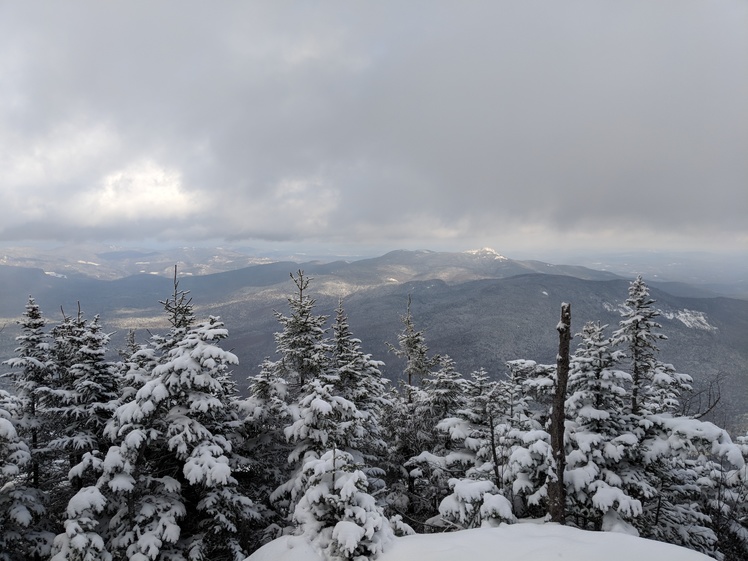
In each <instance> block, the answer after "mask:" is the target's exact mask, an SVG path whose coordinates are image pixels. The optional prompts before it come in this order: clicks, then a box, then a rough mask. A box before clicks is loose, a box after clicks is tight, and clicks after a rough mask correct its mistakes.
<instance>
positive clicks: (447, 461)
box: [405, 355, 471, 519]
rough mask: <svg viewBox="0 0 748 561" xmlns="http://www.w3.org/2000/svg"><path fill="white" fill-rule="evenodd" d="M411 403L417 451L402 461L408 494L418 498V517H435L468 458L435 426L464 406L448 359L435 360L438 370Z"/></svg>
mask: <svg viewBox="0 0 748 561" xmlns="http://www.w3.org/2000/svg"><path fill="white" fill-rule="evenodd" d="M422 383H423V385H422V388H421V389H420V391H419V392H418V394H417V399H416V400H415V401H414V402H413V404H414V407H413V419H412V420H411V422H412V423H413V425H414V428H415V429H416V431H417V433H416V434H417V440H416V442H417V444H418V446H419V448H420V450H421V451H420V452H419V453H418V454H416V455H414V456H413V457H411V458H409V459H408V460H407V461H406V462H405V467H406V468H407V469H408V471H409V476H410V477H411V478H412V479H413V483H412V486H411V489H412V492H413V493H415V495H417V496H418V498H419V504H420V505H421V507H420V508H419V516H420V517H421V518H422V519H424V518H427V519H431V518H432V517H434V516H438V515H439V504H440V503H441V501H442V499H443V498H444V497H445V496H447V495H448V494H449V493H450V486H449V481H450V480H451V479H454V478H460V477H462V476H464V474H465V471H466V470H467V468H468V467H469V464H470V459H471V458H470V456H469V455H464V454H462V453H459V452H458V453H455V450H454V446H453V442H452V439H451V438H450V435H449V434H447V433H446V432H445V431H444V430H441V429H440V427H439V424H440V423H441V422H442V421H443V420H444V419H448V418H452V417H454V416H455V415H457V414H458V412H459V411H461V410H462V409H464V408H465V407H466V405H467V396H468V393H469V389H468V383H467V382H466V380H465V379H464V378H463V377H462V374H460V373H459V372H457V370H456V368H455V364H454V361H453V360H452V359H451V358H450V357H449V356H446V355H445V356H442V357H439V369H438V370H436V371H435V372H433V373H432V374H431V375H429V376H427V377H426V378H424V379H423V382H422Z"/></svg>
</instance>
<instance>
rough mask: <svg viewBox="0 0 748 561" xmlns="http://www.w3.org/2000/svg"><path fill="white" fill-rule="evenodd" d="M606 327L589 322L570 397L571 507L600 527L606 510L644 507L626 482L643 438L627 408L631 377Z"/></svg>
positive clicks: (630, 512) (627, 516)
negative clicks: (633, 426)
mask: <svg viewBox="0 0 748 561" xmlns="http://www.w3.org/2000/svg"><path fill="white" fill-rule="evenodd" d="M606 327H607V326H603V325H600V323H599V322H597V323H593V322H590V323H587V324H586V325H585V326H584V328H583V330H582V333H581V334H580V337H581V342H580V344H579V347H578V348H577V351H576V352H575V353H574V356H573V357H572V360H571V373H570V376H569V387H568V390H569V396H568V398H567V400H566V414H567V417H568V419H569V423H568V426H567V435H568V436H567V438H568V441H567V458H566V463H567V468H566V473H565V481H566V484H567V490H568V492H567V499H568V502H569V508H568V511H569V514H571V515H572V516H574V520H575V521H576V523H577V525H580V526H582V527H590V528H592V529H597V530H599V529H601V528H602V527H603V519H604V517H605V516H606V515H608V519H610V518H622V519H623V520H631V519H632V518H634V517H636V516H638V515H639V514H641V510H642V506H641V502H640V501H639V500H637V499H635V498H633V497H631V496H629V495H628V494H627V492H626V491H625V490H624V485H623V481H624V479H625V478H626V477H627V476H628V474H629V473H630V472H631V466H630V450H631V448H632V447H633V446H634V445H636V444H637V443H638V438H637V436H636V435H635V434H633V433H632V432H631V428H630V427H629V425H628V421H629V417H628V415H626V413H625V411H626V398H627V392H626V386H627V385H628V383H629V382H630V381H631V376H630V375H629V374H628V373H626V372H623V371H622V370H620V369H618V368H617V366H618V361H619V360H620V359H621V356H622V354H623V353H622V352H621V351H616V350H614V349H613V347H612V342H611V340H610V338H609V337H606V336H605V334H604V330H605V328H606ZM611 510H613V511H614V512H615V515H614V514H612V513H611V514H608V513H609V512H610V511H611Z"/></svg>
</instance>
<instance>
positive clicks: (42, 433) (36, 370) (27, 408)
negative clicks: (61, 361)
mask: <svg viewBox="0 0 748 561" xmlns="http://www.w3.org/2000/svg"><path fill="white" fill-rule="evenodd" d="M46 324H47V321H46V319H45V318H44V317H43V316H42V312H41V310H40V308H39V306H38V304H37V303H36V301H35V300H34V299H33V298H32V297H31V296H29V300H28V303H27V304H26V311H25V312H24V314H23V319H22V320H21V321H19V325H20V326H21V335H19V336H18V337H17V338H16V341H18V347H17V348H16V350H15V352H16V356H15V357H14V358H11V359H8V360H6V361H5V362H4V363H3V364H6V365H8V366H10V368H12V369H13V371H11V372H10V373H8V374H5V375H4V376H11V377H12V378H13V381H14V386H15V392H16V396H17V397H18V399H19V400H20V402H21V411H22V413H21V416H20V418H19V419H18V420H17V421H16V423H15V424H16V426H17V428H18V430H19V433H20V435H21V436H22V437H23V438H24V439H25V440H26V441H27V442H28V445H29V448H30V453H31V460H30V461H29V462H27V464H26V465H27V469H28V470H29V484H30V485H31V486H32V487H36V488H41V487H42V480H41V478H42V474H41V472H40V463H41V462H42V461H43V460H42V450H43V449H44V448H45V447H46V436H47V430H46V429H45V428H44V426H43V424H44V421H45V417H44V416H43V414H42V411H41V407H40V403H39V390H40V388H44V387H46V386H48V385H49V383H50V378H51V376H52V368H51V358H50V345H49V342H48V336H47V334H46V333H44V327H45V326H46Z"/></svg>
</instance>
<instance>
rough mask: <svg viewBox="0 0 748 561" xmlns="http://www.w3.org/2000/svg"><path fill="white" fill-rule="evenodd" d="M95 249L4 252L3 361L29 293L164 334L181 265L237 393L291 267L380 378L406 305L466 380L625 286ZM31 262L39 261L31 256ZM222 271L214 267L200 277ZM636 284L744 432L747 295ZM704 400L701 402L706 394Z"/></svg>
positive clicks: (517, 269) (376, 263)
mask: <svg viewBox="0 0 748 561" xmlns="http://www.w3.org/2000/svg"><path fill="white" fill-rule="evenodd" d="M117 251H119V252H121V253H116V252H117ZM112 252H115V253H112ZM100 253H105V254H107V253H108V254H107V255H105V256H104V258H102V256H101V255H99V254H97V255H94V256H93V258H94V259H96V261H93V260H90V261H89V262H90V263H98V262H99V261H101V262H106V263H108V265H107V266H106V271H107V272H106V273H105V274H102V272H101V269H100V267H101V265H98V266H95V265H85V262H86V261H87V259H86V256H84V257H80V254H78V255H77V256H76V255H73V256H63V255H61V254H56V255H54V259H55V260H56V261H55V262H54V263H52V262H51V261H47V262H46V264H45V263H41V264H44V265H45V266H43V267H38V266H37V267H28V266H20V265H21V263H20V262H18V261H17V260H16V261H14V260H13V259H10V258H9V257H8V256H7V255H6V260H5V263H6V264H5V265H0V283H2V284H1V285H2V287H3V290H2V293H1V295H0V325H5V328H4V329H3V331H2V332H0V358H3V359H5V358H8V357H9V356H11V355H12V352H13V346H14V342H13V341H14V337H15V336H16V335H17V333H18V331H17V326H16V324H15V322H16V320H17V319H18V318H19V317H20V314H21V313H23V310H24V305H25V303H26V300H27V298H28V296H29V295H32V296H34V298H35V299H36V301H37V302H38V303H39V304H40V306H41V308H42V311H43V312H44V313H45V315H46V316H47V317H48V318H49V319H50V320H51V321H52V322H56V321H58V320H59V318H60V317H61V314H62V312H61V311H60V308H62V309H63V310H64V312H65V313H67V314H71V313H75V312H76V311H77V308H78V306H79V305H80V308H81V310H82V311H83V312H84V313H85V315H86V317H92V316H93V315H95V314H99V315H100V316H101V319H102V323H103V325H104V326H105V328H106V329H107V330H108V331H111V332H114V335H113V339H112V347H113V348H116V347H117V346H118V345H121V344H122V341H123V338H124V334H125V333H126V332H127V331H128V330H129V329H135V330H136V337H137V339H138V340H139V341H141V342H143V341H145V339H147V337H148V332H149V331H150V332H159V331H160V330H165V329H166V328H167V325H166V321H165V315H164V314H163V310H162V307H161V305H160V304H159V301H162V300H164V299H166V298H167V297H168V296H169V295H170V294H171V293H172V292H173V280H172V278H170V274H171V275H172V276H173V272H174V263H175V262H179V265H178V268H177V270H178V274H179V277H178V278H179V282H180V285H179V287H180V289H184V290H189V291H190V296H191V297H192V298H193V303H194V305H195V311H196V314H197V315H198V317H204V316H207V315H219V316H221V318H222V320H223V321H224V322H225V324H226V327H227V328H228V329H229V333H230V337H229V339H228V341H227V342H226V345H225V346H226V347H227V348H231V349H232V350H233V352H235V353H236V354H237V356H238V357H239V359H240V364H239V366H238V367H237V368H236V369H235V372H234V374H235V376H236V378H237V380H238V382H239V386H240V388H243V387H245V386H246V382H245V380H246V378H247V377H248V376H251V375H254V374H256V373H257V372H258V371H259V367H258V365H259V364H260V362H261V361H262V360H263V358H265V357H268V356H269V357H271V358H272V357H273V354H274V348H275V347H274V337H273V333H274V332H275V331H277V330H278V329H279V325H278V323H277V320H276V318H275V316H274V313H273V312H274V310H275V311H278V312H281V313H286V312H287V309H288V308H287V302H286V299H287V298H288V297H290V296H292V295H293V291H294V290H295V287H294V285H293V284H292V282H291V280H290V273H292V272H296V271H297V270H299V269H302V270H303V271H304V273H305V274H306V275H308V276H310V277H312V279H313V280H312V281H311V284H310V294H311V295H312V297H313V298H315V299H316V311H317V313H320V314H325V315H332V314H333V312H334V309H335V307H336V306H337V303H338V300H339V299H341V298H342V299H343V303H344V307H345V309H346V312H347V314H348V316H349V321H350V325H351V328H352V330H353V333H354V335H355V336H356V337H358V338H360V339H361V340H362V346H363V348H364V350H366V352H369V353H371V354H372V355H373V356H374V358H377V359H379V360H382V361H384V362H385V367H384V374H385V376H386V377H388V378H390V379H391V380H393V381H396V380H398V379H399V372H401V370H402V364H401V362H400V360H399V359H398V358H397V357H395V356H394V355H393V354H391V353H389V352H388V347H387V343H391V344H396V343H397V336H398V333H399V332H400V331H401V329H402V323H401V318H402V316H403V314H405V312H406V306H407V303H408V299H409V298H410V299H411V310H412V314H413V319H414V321H415V324H416V327H417V328H418V329H420V330H423V331H424V333H425V337H426V341H427V344H428V345H429V347H430V348H431V350H432V351H433V353H439V354H448V355H450V356H451V357H452V358H453V359H454V360H455V362H456V365H457V368H458V370H460V371H461V372H463V373H464V374H465V375H467V374H469V373H470V372H471V371H473V370H476V369H478V368H485V369H486V370H487V371H488V372H489V374H491V375H493V376H501V375H503V373H504V372H505V371H506V366H505V363H506V361H508V360H512V359H518V358H524V359H532V360H536V361H538V362H541V363H549V364H550V363H554V362H555V356H556V349H557V346H558V339H557V333H556V330H555V326H556V324H557V323H558V319H559V318H558V316H559V312H560V306H561V303H562V302H569V303H571V305H572V326H573V328H574V330H575V332H579V331H581V329H582V326H583V325H584V323H585V322H587V321H598V320H599V321H601V322H602V323H603V324H608V325H609V326H610V327H609V330H611V331H612V330H613V329H615V328H616V327H617V324H618V321H619V320H620V317H621V316H620V313H621V306H622V303H623V302H624V300H625V299H626V297H627V289H628V285H629V282H630V280H631V276H625V275H623V276H622V275H618V274H615V273H614V272H611V271H610V270H604V271H601V270H596V269H594V268H589V267H582V266H576V265H554V264H549V263H545V262H542V261H534V260H515V259H510V258H507V257H505V256H502V255H500V254H499V253H497V252H495V251H493V250H490V249H482V250H476V251H470V252H463V253H449V252H433V251H402V250H401V251H393V252H390V253H387V254H385V255H381V256H378V257H373V258H367V259H357V260H353V261H350V260H342V259H339V260H331V261H323V260H314V261H302V260H294V259H289V260H275V259H273V256H267V255H265V256H256V255H255V256H251V255H246V254H244V253H240V252H233V254H235V255H234V257H235V259H234V260H233V267H232V266H231V265H232V264H231V263H228V261H231V260H230V259H229V254H228V253H226V252H225V251H223V250H216V249H213V250H202V251H201V252H198V251H194V252H193V253H191V254H190V255H191V257H190V259H191V261H190V264H189V266H187V265H184V262H185V259H184V257H185V256H187V255H188V253H189V252H187V251H186V250H185V252H184V253H183V254H182V259H175V260H174V261H173V262H172V264H171V265H170V266H167V264H166V256H165V255H164V254H163V252H155V253H154V255H152V256H150V257H149V258H150V259H152V260H153V261H155V258H156V257H158V259H159V261H158V263H159V270H158V271H152V270H148V271H145V272H142V273H141V272H138V273H137V274H127V272H128V271H129V270H131V269H132V267H135V266H136V265H135V263H136V262H138V261H141V262H142V261H145V260H146V259H145V256H144V255H142V253H143V252H128V251H125V250H112V251H110V252H100ZM240 256H243V257H241V258H239V257H240ZM171 257H172V258H173V257H174V255H173V254H172V255H171ZM89 259H90V258H89ZM107 259H108V261H107ZM32 261H33V264H35V265H39V264H40V258H39V257H38V256H37V257H36V258H35V259H32ZM80 261H83V262H84V263H79V262H80ZM8 263H10V264H8ZM28 264H30V263H29V262H25V263H23V265H28ZM51 264H53V265H54V267H50V266H49V265H51ZM85 267H89V268H93V269H96V270H97V271H98V273H97V275H86V274H84V271H83V269H85ZM53 268H54V270H53ZM219 268H220V269H223V270H220V271H216V272H211V273H209V274H199V273H200V272H201V271H212V270H214V269H219ZM185 269H187V270H185ZM154 272H156V273H158V274H151V273H154ZM97 277H98V278H97ZM645 280H647V282H648V284H649V286H650V290H651V295H652V297H653V298H654V299H655V300H656V303H655V307H656V308H657V309H658V310H659V311H660V313H661V316H660V318H659V320H660V323H661V324H662V326H663V327H662V332H663V333H665V334H666V335H667V336H668V339H667V340H666V341H663V342H662V344H661V345H660V348H661V358H662V359H663V360H664V361H666V362H671V363H673V364H674V366H675V367H676V369H677V370H679V371H681V372H685V373H688V374H691V375H692V376H693V377H694V379H695V381H696V383H695V386H696V387H697V388H698V389H706V388H709V387H712V388H714V387H716V386H715V385H714V382H715V381H716V380H719V385H720V388H721V394H722V398H721V402H720V404H719V407H718V408H716V409H715V411H713V412H712V416H713V418H714V420H715V421H717V422H718V423H719V424H721V425H723V426H728V428H732V429H733V430H739V431H745V430H746V429H747V428H748V301H746V300H744V299H740V298H728V297H725V296H719V295H716V292H715V291H714V290H712V289H710V288H708V287H705V286H703V285H696V286H694V285H691V284H689V283H683V282H657V281H651V280H650V279H648V278H646V277H645ZM572 344H573V345H574V343H572ZM710 383H711V386H710ZM701 399H702V405H703V403H704V402H705V401H706V400H707V398H706V396H705V395H702V396H701ZM695 407H696V405H695Z"/></svg>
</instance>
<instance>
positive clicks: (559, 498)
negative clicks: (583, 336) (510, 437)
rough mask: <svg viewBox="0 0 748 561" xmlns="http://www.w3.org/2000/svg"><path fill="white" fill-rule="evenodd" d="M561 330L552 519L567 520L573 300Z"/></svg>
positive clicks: (550, 497) (565, 307) (564, 312)
mask: <svg viewBox="0 0 748 561" xmlns="http://www.w3.org/2000/svg"><path fill="white" fill-rule="evenodd" d="M556 330H557V331H558V356H556V393H555V394H554V396H553V408H552V410H551V426H550V431H549V432H550V434H551V450H552V451H553V462H554V471H555V477H553V478H552V479H551V480H550V481H549V484H548V514H550V515H551V521H553V522H557V523H559V524H564V522H565V518H566V487H565V486H564V471H565V469H566V454H565V451H564V424H565V421H566V415H565V410H564V403H565V401H566V386H567V384H568V382H569V347H570V345H571V304H567V303H566V302H564V303H563V304H561V321H559V322H558V325H557V326H556Z"/></svg>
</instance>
